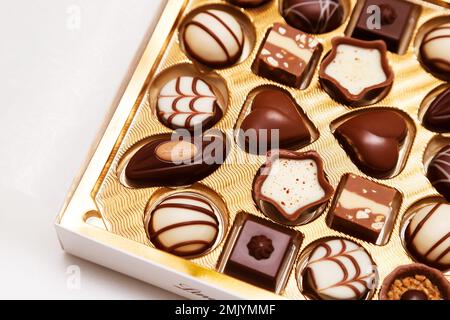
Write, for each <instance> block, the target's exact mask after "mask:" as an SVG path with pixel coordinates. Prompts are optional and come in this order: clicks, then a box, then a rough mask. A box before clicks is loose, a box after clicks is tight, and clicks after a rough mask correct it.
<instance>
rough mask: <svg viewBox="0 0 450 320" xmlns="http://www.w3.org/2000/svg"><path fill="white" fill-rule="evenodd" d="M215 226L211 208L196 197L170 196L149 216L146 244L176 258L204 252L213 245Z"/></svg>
mask: <svg viewBox="0 0 450 320" xmlns="http://www.w3.org/2000/svg"><path fill="white" fill-rule="evenodd" d="M218 230H219V222H218V220H217V216H216V214H215V211H214V209H213V208H212V206H211V204H210V203H209V202H208V201H206V200H205V199H203V198H202V197H200V196H199V195H196V194H188V193H186V194H174V195H171V196H169V197H167V198H166V199H164V200H163V201H162V202H161V203H159V204H158V205H157V206H156V207H155V208H154V209H153V211H152V212H151V218H150V222H149V225H148V236H149V238H150V241H151V242H152V243H153V244H154V245H155V247H157V248H158V249H161V250H163V251H166V252H169V253H172V254H175V255H178V256H193V255H197V254H201V253H202V252H205V251H206V250H208V249H209V248H211V246H212V245H213V244H214V242H215V240H216V238H217V234H218Z"/></svg>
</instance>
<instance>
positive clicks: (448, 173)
mask: <svg viewBox="0 0 450 320" xmlns="http://www.w3.org/2000/svg"><path fill="white" fill-rule="evenodd" d="M427 177H428V180H430V182H431V184H432V185H433V186H434V187H435V188H436V190H437V191H438V192H439V193H440V194H442V195H443V196H444V197H445V198H446V199H447V201H450V145H447V146H445V147H443V148H442V149H441V150H439V151H438V152H437V153H436V155H435V156H434V158H433V159H432V160H431V162H430V164H429V165H428V170H427Z"/></svg>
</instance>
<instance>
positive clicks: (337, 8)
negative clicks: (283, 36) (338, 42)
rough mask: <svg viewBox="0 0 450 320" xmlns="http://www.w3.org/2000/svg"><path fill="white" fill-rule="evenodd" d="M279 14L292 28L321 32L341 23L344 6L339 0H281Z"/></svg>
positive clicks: (308, 31) (330, 29)
mask: <svg viewBox="0 0 450 320" xmlns="http://www.w3.org/2000/svg"><path fill="white" fill-rule="evenodd" d="M281 15H282V16H283V18H284V19H285V20H286V22H287V23H289V24H290V25H291V26H293V27H294V28H297V29H299V30H302V31H304V32H307V33H311V34H321V33H326V32H330V31H332V30H334V29H336V28H338V27H339V26H340V25H341V24H342V23H343V21H344V6H343V5H342V3H341V1H340V0H282V2H281Z"/></svg>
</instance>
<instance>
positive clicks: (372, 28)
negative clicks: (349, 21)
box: [351, 0, 421, 53]
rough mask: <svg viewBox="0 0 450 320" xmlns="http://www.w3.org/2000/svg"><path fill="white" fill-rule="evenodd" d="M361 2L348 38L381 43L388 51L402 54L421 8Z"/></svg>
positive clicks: (393, 1)
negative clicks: (361, 4) (380, 41)
mask: <svg viewBox="0 0 450 320" xmlns="http://www.w3.org/2000/svg"><path fill="white" fill-rule="evenodd" d="M360 1H363V2H364V5H363V6H362V9H361V12H360V14H359V17H358V19H357V21H356V25H355V28H354V30H353V32H352V34H351V36H352V37H353V38H357V39H361V40H369V41H370V40H383V41H384V42H385V43H386V46H387V48H388V50H389V51H391V52H394V53H402V52H401V51H404V50H405V49H406V48H407V46H408V44H409V41H410V39H411V36H412V32H413V29H414V27H415V25H416V22H417V19H418V16H419V14H420V11H421V7H420V6H418V5H416V4H413V3H411V2H408V1H406V0H360ZM374 6H376V7H378V8H379V10H378V11H377V10H376V7H374ZM374 8H375V9H374ZM378 13H379V15H378ZM377 22H380V24H379V25H377Z"/></svg>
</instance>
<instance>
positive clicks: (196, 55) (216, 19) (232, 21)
mask: <svg viewBox="0 0 450 320" xmlns="http://www.w3.org/2000/svg"><path fill="white" fill-rule="evenodd" d="M181 39H182V41H183V45H184V48H185V50H186V52H187V53H188V54H189V55H190V56H191V57H192V58H193V59H195V60H197V61H199V62H200V63H202V64H204V65H206V66H209V67H212V68H226V67H230V66H232V65H233V64H235V63H236V62H238V60H239V59H240V57H241V55H242V51H243V48H244V41H245V35H244V30H243V29H242V27H241V25H240V23H239V21H238V20H237V19H236V18H235V17H234V16H233V15H232V14H230V13H228V12H225V11H224V10H219V9H205V10H202V11H199V12H198V13H197V14H195V15H194V16H192V17H191V18H190V19H189V20H188V21H187V22H186V23H185V24H184V28H183V30H182V34H181Z"/></svg>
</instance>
